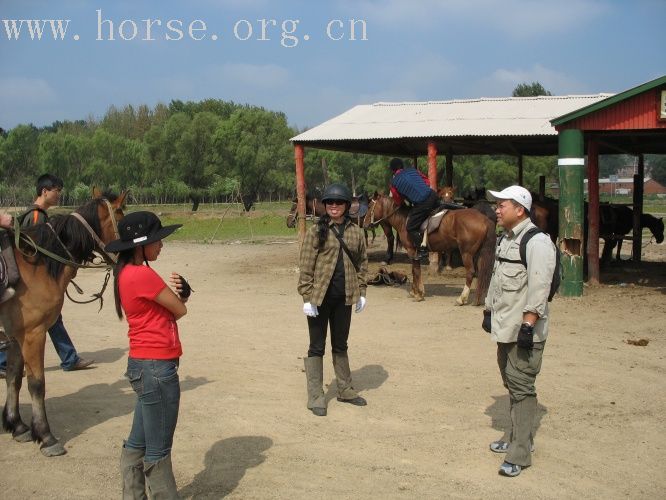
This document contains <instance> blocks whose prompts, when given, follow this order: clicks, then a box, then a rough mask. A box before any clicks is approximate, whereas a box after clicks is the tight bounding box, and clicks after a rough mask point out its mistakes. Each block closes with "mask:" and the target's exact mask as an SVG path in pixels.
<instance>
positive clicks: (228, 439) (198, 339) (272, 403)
mask: <svg viewBox="0 0 666 500" xmlns="http://www.w3.org/2000/svg"><path fill="white" fill-rule="evenodd" d="M382 248H384V243H383V241H382V242H379V241H378V242H377V244H376V245H375V246H374V247H372V253H371V257H372V259H373V261H372V262H371V269H372V270H376V269H377V267H378V265H379V262H378V261H379V258H380V255H381V249H382ZM646 257H647V258H649V259H651V260H659V261H661V264H659V265H655V264H646V265H645V266H643V268H644V269H646V270H647V271H646V272H645V273H644V274H643V275H642V277H636V275H635V273H633V272H631V269H630V268H629V267H628V266H626V265H624V266H614V268H613V271H612V273H611V274H607V275H606V276H607V277H608V283H609V284H607V285H603V286H600V287H597V288H587V289H586V295H585V297H584V298H583V299H582V300H580V299H563V298H559V297H558V298H556V299H555V301H554V302H553V306H552V316H553V323H552V325H553V326H552V330H551V331H552V333H551V336H550V338H549V341H548V345H547V348H546V352H545V357H544V364H543V369H542V373H541V375H540V377H539V379H538V381H537V387H538V391H539V409H540V413H539V414H540V422H539V427H538V430H537V435H536V446H537V451H536V453H535V455H534V466H533V467H532V468H530V469H527V470H526V471H524V472H523V474H521V476H520V477H518V478H515V479H508V478H502V477H499V476H498V475H497V468H498V466H499V464H500V462H501V457H500V456H498V455H495V454H493V453H491V452H490V451H489V450H488V443H489V442H490V441H492V440H494V439H497V438H498V437H500V436H501V434H502V429H503V427H504V426H505V425H506V424H507V421H508V417H507V407H508V398H507V396H506V394H505V391H504V389H503V387H502V386H501V383H500V378H499V374H498V372H497V368H496V364H495V346H494V344H493V343H491V342H490V341H489V340H488V338H487V336H486V334H485V333H484V332H483V331H482V330H481V328H480V323H481V310H480V308H475V307H471V306H466V307H456V306H455V305H454V301H455V297H457V296H458V294H459V293H460V289H461V284H462V280H463V278H462V271H461V270H460V269H458V270H455V271H453V272H452V273H449V274H447V275H445V276H432V275H428V276H426V292H427V294H428V297H427V299H426V301H425V302H421V303H413V302H411V300H410V299H408V297H407V288H406V287H403V288H385V287H376V288H372V289H371V290H370V291H369V293H368V308H367V309H366V311H364V312H363V313H362V314H360V315H354V318H353V324H352V334H351V338H350V360H351V364H352V370H353V377H354V380H355V385H356V386H357V388H359V389H360V390H361V391H362V394H363V396H364V397H366V398H367V399H368V402H369V405H368V406H367V407H365V408H356V407H352V406H350V405H343V404H340V403H338V402H337V401H335V394H334V392H333V389H332V387H331V388H329V390H328V397H329V398H330V399H331V400H330V402H329V415H328V417H326V418H317V417H314V416H313V415H312V414H311V413H310V412H309V411H307V410H306V408H305V400H306V394H305V375H304V373H303V369H302V367H303V361H302V359H301V357H302V356H303V355H304V354H305V353H306V349H307V334H306V325H305V320H304V317H303V315H302V313H301V300H300V297H299V296H298V295H297V294H296V290H295V286H296V279H297V269H296V265H297V244H296V243H295V242H280V243H276V244H263V245H194V244H181V243H167V245H166V246H165V248H164V251H163V254H162V258H161V260H160V261H159V262H158V264H157V265H156V266H155V267H156V268H157V270H158V271H159V272H160V273H162V274H163V275H166V274H167V273H168V272H169V271H171V270H177V271H179V272H181V273H182V274H183V275H185V276H186V277H187V278H188V279H190V280H191V283H192V285H193V287H194V289H195V290H196V293H195V294H194V296H193V299H192V301H191V302H190V304H188V307H189V309H190V312H189V314H188V315H187V316H186V317H185V318H184V319H183V320H182V321H181V322H180V328H181V336H182V340H183V343H184V350H185V354H184V356H183V358H182V364H181V371H180V373H181V381H182V388H183V394H182V406H181V412H180V420H179V423H178V429H177V431H176V437H175V443H174V454H173V460H174V468H175V473H176V479H177V482H178V485H179V488H180V492H181V495H183V496H184V497H193V498H211V499H213V498H220V497H223V496H227V495H228V497H229V498H244V499H246V498H257V499H265V498H285V499H286V498H289V499H295V498H309V497H311V496H312V495H316V496H318V497H321V498H354V499H356V498H517V497H519V496H520V497H523V498H665V497H666V474H665V473H664V463H666V433H664V429H665V428H666V398H665V397H664V394H665V391H664V389H665V385H666V361H665V359H666V332H665V328H664V325H665V324H666V321H665V320H666V306H665V305H664V302H665V301H664V293H665V292H666V270H665V268H666V266H665V265H664V261H666V247H664V245H661V246H655V245H652V246H651V247H649V248H647V249H646ZM187 261H190V262H191V264H189V265H183V264H181V263H183V262H187ZM396 267H398V268H401V269H403V270H406V269H407V266H406V264H405V263H404V262H402V263H399V264H397V265H396ZM101 280H102V274H101V273H100V272H99V271H88V272H85V273H83V275H82V276H81V277H80V278H79V279H78V280H77V281H78V283H79V284H80V285H81V286H83V287H84V288H85V289H86V290H89V291H93V290H94V291H96V290H97V289H98V287H99V285H100V284H101ZM106 299H107V300H106V304H105V307H104V309H103V310H102V311H101V312H100V313H99V314H98V313H97V308H96V307H95V306H92V305H88V306H76V305H73V304H71V303H66V305H65V308H64V312H63V315H64V318H65V324H66V325H67V328H68V329H69V331H70V333H71V335H72V337H73V338H74V341H75V344H76V346H77V348H78V349H79V351H80V352H81V354H83V355H84V356H86V357H93V358H95V359H96V360H97V363H96V365H95V368H94V369H91V370H87V371H84V372H73V373H65V372H62V371H61V370H60V369H59V368H58V360H57V357H56V354H55V352H54V350H53V348H52V347H51V346H47V349H46V352H47V355H46V357H47V359H46V364H47V370H48V371H47V394H48V400H47V409H48V411H49V418H50V423H51V425H52V429H53V430H54V433H55V434H56V435H57V436H59V438H60V439H61V440H62V442H63V443H64V444H65V447H66V448H67V450H68V454H67V455H65V456H63V457H58V458H45V457H43V456H42V455H41V454H40V452H39V450H38V447H37V446H36V445H34V444H19V443H15V442H13V441H12V439H11V436H10V435H8V434H2V435H0V450H2V452H1V453H0V490H2V491H3V495H2V496H3V497H4V498H118V497H119V484H120V483H119V473H118V470H117V468H118V461H119V455H120V446H121V444H122V440H123V438H125V437H126V435H127V433H128V431H129V428H130V425H131V413H132V410H133V405H134V394H133V393H132V392H131V390H130V388H129V385H128V383H127V382H126V381H125V380H124V378H123V373H124V370H125V365H126V353H127V348H126V346H127V340H126V337H125V333H126V327H125V324H124V323H123V322H120V321H118V320H117V318H116V317H115V316H114V312H113V305H112V300H113V299H112V295H111V294H110V293H109V292H107V294H106ZM637 337H646V338H648V339H649V340H650V343H649V344H648V345H647V346H646V347H637V346H632V345H628V344H627V343H625V342H624V341H625V340H626V339H629V338H637ZM325 381H326V383H331V382H333V369H332V366H331V363H330V355H329V353H327V356H326V358H325ZM333 384H334V382H333ZM4 395H5V389H4V384H3V385H2V388H1V389H0V397H2V398H3V399H4ZM21 401H22V405H21V412H22V414H23V416H24V419H26V420H27V419H29V415H30V400H29V396H28V394H27V390H26V388H25V387H24V390H23V392H22V399H21Z"/></svg>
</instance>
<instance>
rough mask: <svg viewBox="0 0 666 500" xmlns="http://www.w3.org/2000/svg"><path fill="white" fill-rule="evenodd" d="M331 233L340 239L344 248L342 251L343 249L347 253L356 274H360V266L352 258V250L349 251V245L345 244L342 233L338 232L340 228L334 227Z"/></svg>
mask: <svg viewBox="0 0 666 500" xmlns="http://www.w3.org/2000/svg"><path fill="white" fill-rule="evenodd" d="M331 231H333V234H334V235H335V237H336V238H337V239H338V241H339V242H340V246H341V247H342V249H343V250H344V251H345V253H346V254H347V257H349V260H351V263H352V265H353V266H354V269H356V272H358V266H357V265H356V261H355V260H354V257H352V253H351V250H349V247H348V246H347V244H346V243H345V240H343V239H342V236H341V235H340V233H339V232H338V228H337V227H335V226H332V227H331Z"/></svg>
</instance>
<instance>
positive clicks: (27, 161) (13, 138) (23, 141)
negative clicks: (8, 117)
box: [0, 125, 43, 185]
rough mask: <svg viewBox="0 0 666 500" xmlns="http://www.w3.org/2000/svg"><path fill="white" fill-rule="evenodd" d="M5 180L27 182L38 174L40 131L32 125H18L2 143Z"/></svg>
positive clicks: (1, 153)
mask: <svg viewBox="0 0 666 500" xmlns="http://www.w3.org/2000/svg"><path fill="white" fill-rule="evenodd" d="M0 144H1V146H2V151H0V159H1V160H2V162H3V164H2V168H1V169H0V170H1V171H2V175H3V180H4V181H5V182H7V183H9V184H16V185H20V184H25V183H26V182H28V183H30V182H32V183H33V184H34V179H35V178H36V177H37V176H38V173H43V172H38V163H39V162H38V154H37V152H38V148H39V132H38V130H37V129H36V128H35V127H33V126H32V125H17V126H16V127H14V128H13V129H12V130H10V131H9V134H8V135H7V138H6V139H5V140H4V141H2V143H0Z"/></svg>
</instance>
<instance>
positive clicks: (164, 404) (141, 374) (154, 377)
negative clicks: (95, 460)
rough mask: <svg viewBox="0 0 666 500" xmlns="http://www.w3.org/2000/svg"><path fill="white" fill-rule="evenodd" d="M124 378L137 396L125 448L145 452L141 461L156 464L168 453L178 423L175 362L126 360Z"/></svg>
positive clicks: (178, 403) (177, 389) (170, 360)
mask: <svg viewBox="0 0 666 500" xmlns="http://www.w3.org/2000/svg"><path fill="white" fill-rule="evenodd" d="M125 376H126V377H127V378H128V379H129V381H130V384H132V389H134V392H136V394H137V396H138V397H137V400H136V407H135V408H134V420H133V421H132V429H131V430H130V434H129V437H128V438H127V442H126V444H125V446H126V447H128V448H135V449H138V450H145V456H144V460H145V461H146V462H157V461H159V460H161V459H162V458H164V457H166V456H167V455H169V454H170V453H171V446H172V444H173V435H174V432H175V431H176V423H177V422H178V407H179V405H180V382H179V379H178V359H168V360H163V359H135V358H128V359H127V373H125Z"/></svg>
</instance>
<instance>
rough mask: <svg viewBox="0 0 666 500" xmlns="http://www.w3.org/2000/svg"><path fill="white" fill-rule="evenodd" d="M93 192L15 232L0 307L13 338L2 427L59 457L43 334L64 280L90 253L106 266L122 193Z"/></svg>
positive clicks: (57, 308) (59, 303)
mask: <svg viewBox="0 0 666 500" xmlns="http://www.w3.org/2000/svg"><path fill="white" fill-rule="evenodd" d="M94 194H95V195H96V196H97V197H96V198H94V199H93V200H91V201H89V202H88V203H86V204H85V205H83V206H82V207H80V208H79V209H77V210H76V211H75V212H74V213H72V214H68V215H55V216H53V217H51V218H50V222H49V223H48V224H38V225H36V226H32V227H29V228H26V229H21V231H20V243H19V248H18V249H14V255H15V256H16V262H17V264H18V268H19V271H20V274H21V281H20V282H19V283H18V285H17V286H16V295H15V297H14V298H13V299H11V300H9V301H7V302H4V303H3V304H2V305H0V321H2V323H3V325H4V327H5V330H6V332H7V333H8V334H10V335H11V336H12V337H13V338H14V339H15V342H12V343H11V347H10V348H9V352H8V354H9V355H8V357H7V361H8V363H7V400H6V403H5V407H4V410H3V412H2V424H3V427H4V429H5V430H7V431H11V433H12V436H13V437H14V440H16V441H18V442H27V441H30V440H33V441H36V442H38V443H40V444H41V446H40V449H41V451H42V453H43V454H44V455H46V456H49V457H50V456H56V455H62V454H64V453H66V450H65V448H64V447H63V446H62V444H60V443H59V442H58V440H57V439H56V438H55V437H54V436H53V434H52V433H51V429H50V427H49V423H48V419H47V417H46V408H45V405H44V397H45V394H46V383H45V377H44V344H45V340H46V331H47V329H48V328H49V327H50V326H51V325H52V324H53V323H55V321H56V319H57V318H58V316H59V314H60V311H61V309H62V305H63V301H64V296H65V291H66V289H67V286H68V285H69V282H70V281H71V280H72V279H73V278H74V276H76V272H77V270H78V268H79V267H82V266H83V264H84V263H85V262H89V261H90V260H91V259H92V258H93V257H94V254H93V252H94V251H98V252H100V253H101V254H102V255H103V257H104V258H105V260H106V261H107V263H109V264H111V263H112V257H111V256H110V255H109V254H107V253H106V252H105V251H104V245H105V244H106V243H108V242H109V241H111V240H113V239H116V238H118V225H117V221H118V220H120V218H122V215H123V212H122V206H123V204H124V201H125V196H126V193H123V194H121V195H120V196H118V197H112V196H109V199H113V201H109V199H107V198H104V197H101V196H100V193H99V192H97V191H96V192H95V193H94ZM82 220H83V221H85V223H84V222H82ZM86 226H87V227H86ZM49 254H50V255H49ZM54 256H55V257H54ZM24 365H25V369H26V373H27V377H28V391H29V392H30V396H31V398H32V422H31V426H30V427H28V426H27V425H26V424H25V423H23V421H22V420H21V415H20V413H19V392H20V390H21V385H22V382H23V380H22V377H23V368H24Z"/></svg>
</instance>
